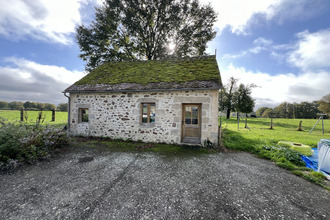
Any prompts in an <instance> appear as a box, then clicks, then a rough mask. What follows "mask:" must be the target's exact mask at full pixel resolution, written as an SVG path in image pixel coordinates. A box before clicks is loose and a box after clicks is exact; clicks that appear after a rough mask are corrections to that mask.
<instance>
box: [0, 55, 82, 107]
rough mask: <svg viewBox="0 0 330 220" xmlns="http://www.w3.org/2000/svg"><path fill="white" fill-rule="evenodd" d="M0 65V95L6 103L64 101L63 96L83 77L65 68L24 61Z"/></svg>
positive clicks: (10, 61) (8, 59) (79, 73)
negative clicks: (18, 101)
mask: <svg viewBox="0 0 330 220" xmlns="http://www.w3.org/2000/svg"><path fill="white" fill-rule="evenodd" d="M4 61H5V62H6V63H8V64H9V65H8V66H0V93H1V98H2V99H4V100H5V101H6V100H8V101H14V100H20V101H26V100H30V101H38V102H50V103H54V104H58V103H60V102H65V101H66V98H65V97H64V96H63V94H62V93H61V92H62V91H63V90H64V89H66V88H67V87H68V86H70V85H71V84H73V83H74V82H75V81H77V80H79V79H80V78H81V77H83V76H84V73H83V72H79V71H70V70H67V69H65V68H64V67H59V66H54V65H42V64H38V63H35V62H33V61H30V60H26V59H23V58H16V57H9V58H6V59H5V60H4Z"/></svg>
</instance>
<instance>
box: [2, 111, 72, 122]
mask: <svg viewBox="0 0 330 220" xmlns="http://www.w3.org/2000/svg"><path fill="white" fill-rule="evenodd" d="M38 113H39V111H27V119H28V123H31V124H33V123H35V121H36V119H37V117H38ZM20 114H21V111H18V110H17V111H15V110H0V118H4V119H5V120H7V121H8V122H19V121H20V117H21V115H20ZM43 114H44V115H45V121H44V123H46V124H50V125H52V124H53V125H55V124H56V125H65V124H67V121H68V113H67V112H56V113H55V122H52V111H43Z"/></svg>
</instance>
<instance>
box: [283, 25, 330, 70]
mask: <svg viewBox="0 0 330 220" xmlns="http://www.w3.org/2000/svg"><path fill="white" fill-rule="evenodd" d="M297 37H298V39H299V40H298V42H297V43H296V44H295V46H294V49H293V50H292V51H290V53H289V55H288V57H289V62H290V63H291V64H292V65H294V66H297V67H299V68H301V69H302V70H304V71H307V70H315V69H316V70H319V69H323V68H330V62H329V61H330V53H329V51H330V41H329V39H330V29H327V30H321V31H319V32H316V33H310V32H308V31H304V32H301V33H298V34H297Z"/></svg>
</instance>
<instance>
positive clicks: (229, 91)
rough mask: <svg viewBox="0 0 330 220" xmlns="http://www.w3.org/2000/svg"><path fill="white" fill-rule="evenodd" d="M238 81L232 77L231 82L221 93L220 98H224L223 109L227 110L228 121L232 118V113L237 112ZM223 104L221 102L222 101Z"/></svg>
mask: <svg viewBox="0 0 330 220" xmlns="http://www.w3.org/2000/svg"><path fill="white" fill-rule="evenodd" d="M237 82H238V79H235V78H234V77H230V79H229V82H228V84H227V85H225V86H224V87H223V88H222V89H221V91H220V97H221V98H222V104H223V106H222V108H223V109H221V110H224V109H226V112H227V119H229V118H230V112H231V111H234V110H235V107H236V106H235V96H234V94H235V92H236V90H237ZM220 104H221V101H220Z"/></svg>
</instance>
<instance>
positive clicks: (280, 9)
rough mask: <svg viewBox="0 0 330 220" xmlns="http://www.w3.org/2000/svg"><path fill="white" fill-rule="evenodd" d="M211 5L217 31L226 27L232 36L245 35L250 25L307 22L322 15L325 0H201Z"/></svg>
mask: <svg viewBox="0 0 330 220" xmlns="http://www.w3.org/2000/svg"><path fill="white" fill-rule="evenodd" d="M202 1H203V2H204V3H208V2H210V3H211V4H212V6H213V7H214V9H215V11H217V12H218V21H217V23H216V25H215V26H216V27H217V28H218V29H219V31H220V33H221V31H222V30H223V29H224V28H226V27H229V28H230V30H231V31H232V33H236V34H247V33H248V29H249V27H250V25H252V24H257V23H258V22H260V20H259V19H260V18H262V19H263V20H264V21H270V20H275V21H276V22H277V23H278V24H282V23H283V22H284V21H288V20H289V21H290V20H304V19H308V18H310V17H312V16H314V15H316V14H319V13H320V12H321V11H322V8H324V7H322V6H323V5H324V4H327V1H326V0H315V1H310V0H299V1H296V0H202Z"/></svg>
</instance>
